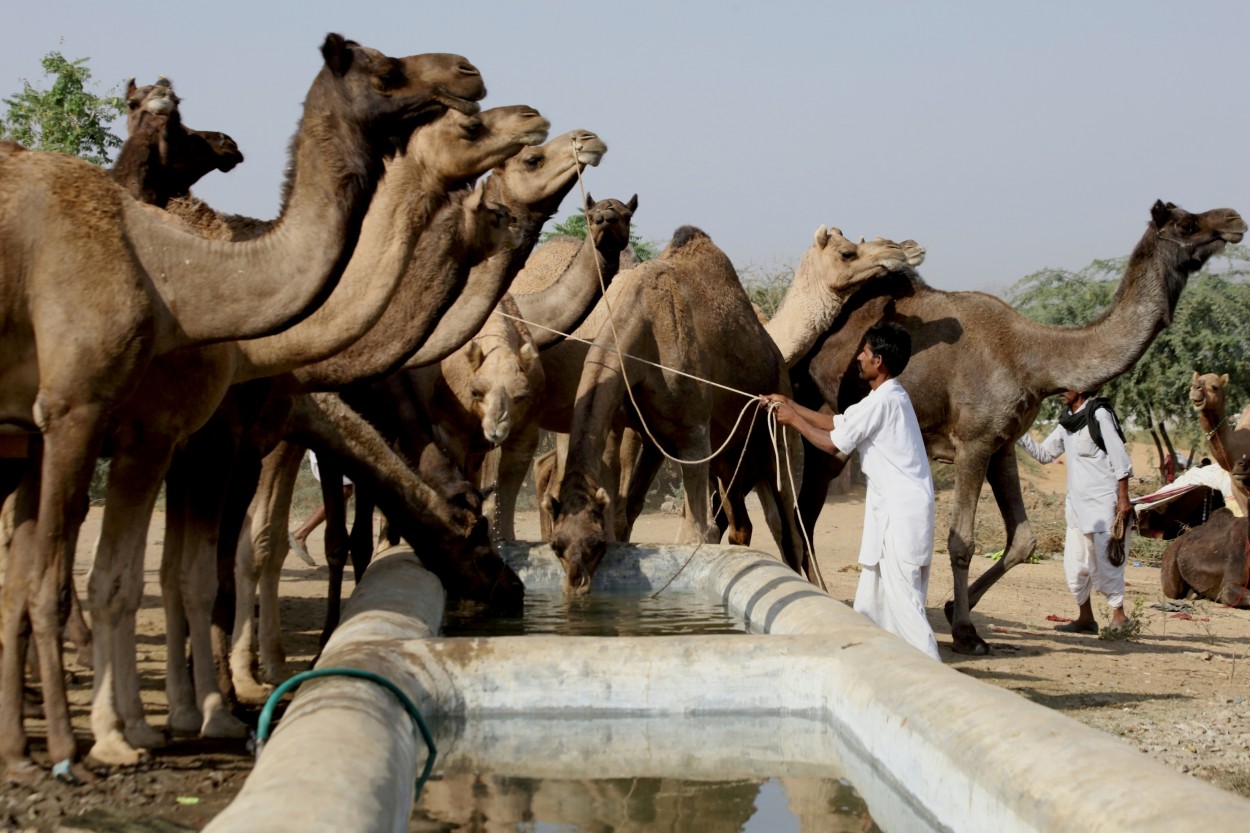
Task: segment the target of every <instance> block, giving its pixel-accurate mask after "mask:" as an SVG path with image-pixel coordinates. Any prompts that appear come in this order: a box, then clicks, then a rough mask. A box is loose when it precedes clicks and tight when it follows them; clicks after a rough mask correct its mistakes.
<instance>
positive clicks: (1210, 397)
mask: <svg viewBox="0 0 1250 833" xmlns="http://www.w3.org/2000/svg"><path fill="white" fill-rule="evenodd" d="M1227 388H1228V374H1227V373H1224V374H1221V375H1219V376H1217V375H1215V374H1214V373H1203V374H1201V375H1199V373H1198V371H1196V370H1195V371H1194V376H1193V379H1192V380H1190V383H1189V401H1190V402H1191V403H1193V406H1194V410H1196V411H1197V412H1198V425H1199V427H1200V428H1201V429H1202V433H1203V434H1204V435H1205V436H1206V438H1207V443H1208V444H1209V445H1210V446H1211V459H1213V460H1215V462H1216V464H1217V465H1219V467H1220V468H1222V469H1224V471H1226V472H1229V473H1230V474H1231V473H1232V471H1233V468H1234V466H1236V464H1237V461H1238V460H1240V459H1241V458H1242V457H1244V456H1246V455H1247V454H1250V408H1246V409H1243V410H1242V412H1241V416H1240V417H1239V418H1238V420H1237V424H1236V425H1229V424H1228V409H1227V404H1226V402H1225V395H1226V391H1227ZM1233 497H1234V498H1235V499H1236V500H1237V503H1238V504H1239V505H1240V506H1241V513H1242V515H1245V514H1246V503H1247V500H1246V490H1245V489H1243V488H1241V487H1240V482H1239V481H1238V480H1237V479H1236V478H1234V479H1233Z"/></svg>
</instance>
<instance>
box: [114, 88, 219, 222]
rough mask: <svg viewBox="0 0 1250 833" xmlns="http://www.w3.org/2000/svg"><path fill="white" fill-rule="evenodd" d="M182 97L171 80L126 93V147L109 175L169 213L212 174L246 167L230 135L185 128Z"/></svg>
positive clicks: (118, 156)
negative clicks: (178, 199)
mask: <svg viewBox="0 0 1250 833" xmlns="http://www.w3.org/2000/svg"><path fill="white" fill-rule="evenodd" d="M178 104H179V100H178V96H177V95H176V94H175V93H174V88H173V85H172V84H170V83H169V79H167V78H160V79H157V81H156V83H155V84H148V85H146V86H143V87H136V86H135V80H134V79H133V78H131V79H130V82H129V84H128V85H127V88H126V107H127V109H128V111H129V113H128V115H127V117H126V128H127V130H126V133H127V136H128V137H129V138H130V139H132V140H135V141H127V142H126V143H125V144H123V145H122V148H121V150H120V151H119V152H118V154H117V161H116V162H115V163H114V164H113V167H112V169H111V170H110V171H109V173H110V175H111V176H112V177H113V181H114V182H116V183H117V184H118V185H121V186H122V188H124V189H125V190H126V191H127V193H129V194H130V195H131V196H132V197H134V198H135V199H137V200H139V201H140V202H143V203H147V204H148V205H155V206H157V207H158V208H164V207H165V206H166V204H168V202H169V200H170V199H171V198H173V197H181V196H185V195H186V194H188V193H189V192H190V190H191V186H192V185H194V184H195V183H197V182H199V181H200V179H201V178H203V176H204V175H205V174H207V173H209V172H210V171H221V172H222V173H227V172H229V171H232V170H234V168H235V166H237V165H238V164H239V163H240V162H242V161H243V154H242V153H240V152H239V148H238V146H237V145H236V144H235V143H234V139H232V138H230V137H229V136H228V135H226V134H225V133H217V132H212V131H202V130H192V129H191V128H189V127H187V126H186V125H184V124H183V123H182V115H181V113H180V112H179V109H178Z"/></svg>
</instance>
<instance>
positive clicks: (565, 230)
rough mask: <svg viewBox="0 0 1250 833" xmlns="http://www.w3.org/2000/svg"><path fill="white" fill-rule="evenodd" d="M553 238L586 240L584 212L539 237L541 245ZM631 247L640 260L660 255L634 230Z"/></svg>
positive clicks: (567, 218)
mask: <svg viewBox="0 0 1250 833" xmlns="http://www.w3.org/2000/svg"><path fill="white" fill-rule="evenodd" d="M553 237H576V238H577V239H578V240H585V239H586V215H585V214H583V213H582V212H580V211H579V212H577V213H575V214H570V215H569V216H567V217H565V218H564V219H563V220H561V221H559V222H557V223H556V224H555V225H553V226H552V227H551V231H544V232H543V233H542V234H540V235H539V236H538V242H539V243H546V242H547V241H548V240H550V239H551V238H553ZM629 247H630V248H631V249H633V250H634V254H635V255H637V256H638V259H639V260H651V259H652V258H653V257H655V256H656V255H658V254H659V253H660V251H659V248H658V247H657V246H656V244H655V243H654V242H653V241H651V240H643V239H642V238H641V237H639V236H638V232H636V231H634V229H632V228H631V229H630V230H629Z"/></svg>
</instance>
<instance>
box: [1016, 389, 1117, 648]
mask: <svg viewBox="0 0 1250 833" xmlns="http://www.w3.org/2000/svg"><path fill="white" fill-rule="evenodd" d="M1061 399H1062V401H1063V404H1064V410H1065V412H1066V413H1067V414H1071V415H1078V414H1082V413H1083V412H1084V410H1085V408H1086V405H1087V404H1088V397H1087V396H1086V394H1084V393H1082V392H1080V391H1074V390H1069V391H1064V393H1063V394H1062V395H1061ZM1088 416H1089V415H1088V414H1086V417H1087V419H1088ZM1093 418H1094V419H1096V420H1097V421H1098V426H1099V428H1100V429H1101V434H1102V439H1103V443H1104V445H1105V446H1106V450H1105V451H1104V450H1103V449H1101V448H1099V447H1098V444H1097V443H1096V442H1094V438H1093V436H1092V435H1091V433H1090V429H1089V426H1088V424H1087V422H1083V423H1081V424H1080V427H1079V428H1077V429H1076V430H1069V429H1068V428H1067V427H1065V426H1064V425H1063V422H1061V423H1060V424H1059V425H1058V426H1056V428H1055V430H1054V431H1052V432H1051V434H1050V436H1049V437H1047V438H1046V439H1045V440H1043V441H1042V442H1040V443H1039V442H1037V441H1036V440H1034V439H1033V438H1032V437H1031V436H1029V435H1028V434H1025V435H1024V436H1023V437H1021V438H1020V439H1019V440H1018V442H1017V444H1018V445H1019V446H1020V447H1021V448H1023V449H1024V450H1025V451H1026V452H1028V453H1029V456H1031V457H1033V459H1035V460H1037V461H1038V462H1040V463H1049V462H1051V461H1052V460H1055V459H1058V458H1059V456H1060V455H1063V457H1064V459H1065V460H1066V462H1067V466H1068V495H1067V500H1066V502H1065V506H1064V514H1065V516H1066V520H1067V526H1068V530H1067V536H1066V538H1065V540H1064V547H1063V571H1064V575H1065V576H1066V578H1067V581H1068V589H1069V590H1071V591H1072V595H1073V597H1074V598H1075V599H1076V604H1077V608H1078V614H1077V618H1076V620H1075V621H1073V622H1068V623H1065V624H1063V625H1059V626H1058V627H1057V628H1056V630H1061V631H1065V632H1068V633H1091V634H1092V633H1098V622H1097V621H1096V620H1095V618H1094V610H1093V605H1092V604H1091V602H1090V595H1091V591H1092V590H1094V589H1096V590H1098V592H1099V593H1101V594H1103V595H1104V596H1106V597H1107V606H1108V607H1109V608H1110V609H1111V627H1112V628H1123V627H1124V626H1125V625H1126V624H1127V623H1128V618H1127V617H1126V616H1125V614H1124V562H1123V561H1121V562H1120V563H1119V564H1118V565H1117V564H1114V563H1112V560H1111V558H1110V556H1109V554H1108V544H1109V543H1110V541H1111V530H1112V526H1113V525H1114V524H1115V516H1116V514H1117V512H1124V513H1128V512H1130V511H1132V503H1131V502H1130V501H1129V497H1128V478H1129V476H1130V475H1132V473H1133V462H1132V460H1131V459H1130V458H1129V455H1128V450H1127V449H1125V447H1124V441H1123V440H1122V439H1121V438H1120V433H1119V429H1118V427H1117V426H1116V424H1115V417H1114V416H1112V414H1111V412H1110V411H1109V410H1108V409H1107V408H1098V409H1096V410H1095V411H1094V413H1093ZM1064 421H1068V422H1069V423H1071V419H1070V418H1068V417H1065V420H1064ZM1126 535H1127V533H1126ZM1126 546H1127V542H1126Z"/></svg>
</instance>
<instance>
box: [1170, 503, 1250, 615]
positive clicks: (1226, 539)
mask: <svg viewBox="0 0 1250 833" xmlns="http://www.w3.org/2000/svg"><path fill="white" fill-rule="evenodd" d="M1246 534H1247V527H1246V519H1245V518H1238V517H1236V516H1234V515H1233V513H1232V512H1230V511H1229V510H1228V509H1218V510H1216V511H1215V512H1212V513H1211V517H1210V518H1208V519H1207V522H1206V523H1204V524H1201V525H1199V526H1195V527H1191V528H1190V529H1188V530H1186V531H1185V532H1183V533H1181V534H1180V535H1178V536H1176V537H1175V538H1173V539H1172V541H1171V543H1169V544H1168V547H1167V549H1165V550H1164V551H1163V565H1162V568H1161V569H1160V570H1159V584H1160V587H1161V588H1162V590H1163V595H1165V596H1167V597H1168V598H1169V599H1183V598H1185V597H1186V596H1188V595H1189V593H1190V592H1191V591H1192V592H1193V593H1196V594H1197V595H1198V596H1200V597H1201V598H1204V599H1210V600H1211V601H1213V602H1219V603H1220V604H1222V605H1228V606H1229V607H1250V590H1248V589H1247V585H1248V584H1250V541H1248V540H1247V537H1246Z"/></svg>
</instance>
